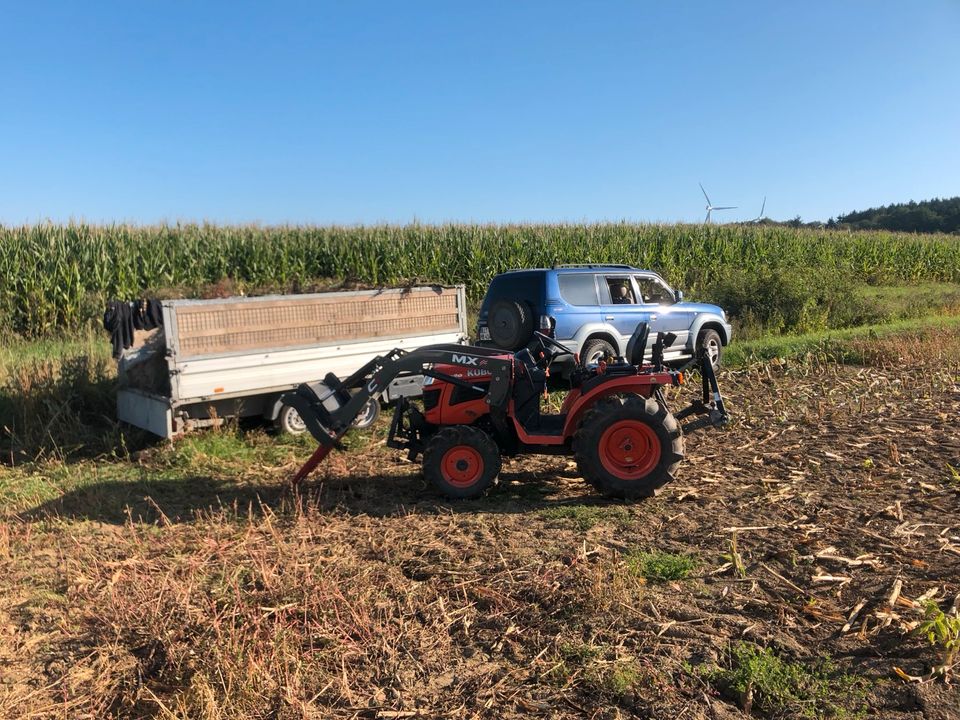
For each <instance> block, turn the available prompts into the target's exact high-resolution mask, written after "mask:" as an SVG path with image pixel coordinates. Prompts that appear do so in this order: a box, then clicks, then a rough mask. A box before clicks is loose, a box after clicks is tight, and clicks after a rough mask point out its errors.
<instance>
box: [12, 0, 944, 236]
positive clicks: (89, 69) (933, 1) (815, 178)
mask: <svg viewBox="0 0 960 720" xmlns="http://www.w3.org/2000/svg"><path fill="white" fill-rule="evenodd" d="M0 27H2V29H3V34H2V37H3V42H2V43H0V103H2V105H0V168H2V170H0V222H2V223H5V224H15V223H21V222H25V221H27V222H34V221H38V220H46V219H51V220H54V221H64V220H69V219H77V220H80V219H85V220H89V221H97V222H100V221H108V222H109V221H131V222H140V223H148V222H157V221H168V222H175V221H204V220H208V221H213V222H262V223H268V224H274V223H334V222H335V223H360V222H362V223H373V222H380V221H389V222H408V221H412V220H418V221H421V222H444V221H466V222H469V221H477V222H487V221H492V222H507V221H517V222H521V221H582V220H588V221H592V220H620V219H629V220H648V221H675V220H686V221H698V220H700V219H701V218H702V217H703V209H702V208H703V205H704V202H703V198H702V196H701V195H700V190H699V188H698V187H697V183H698V181H702V182H703V184H704V185H705V186H706V188H707V190H708V192H710V194H711V198H712V199H713V201H714V203H715V204H723V205H738V206H740V208H741V209H740V210H735V211H730V212H729V213H728V214H727V215H726V216H724V217H725V219H730V220H736V219H748V218H750V217H753V216H754V215H756V214H757V213H758V212H759V210H760V204H761V202H762V199H763V197H764V195H766V196H767V214H768V215H769V216H770V217H773V218H776V219H787V218H791V217H794V216H796V215H800V216H802V217H803V218H804V219H807V220H812V219H826V218H828V217H830V216H833V215H836V214H838V213H841V212H845V211H848V210H853V209H863V208H866V207H870V206H874V205H878V204H885V203H890V202H897V201H903V200H909V199H917V200H919V199H924V198H929V197H934V196H941V197H946V196H952V195H958V194H960V42H958V38H960V2H956V0H928V1H926V2H923V3H904V2H887V1H883V0H843V1H841V2H827V1H824V2H813V3H772V2H736V3H734V2H729V3H723V2H715V1H714V2H706V1H704V2H658V3H640V2H586V1H584V2H578V3H572V2H492V1H489V0H488V1H487V2H473V3H466V2H451V1H449V0H447V1H445V2H416V1H408V2H395V1H393V2H362V1H357V2H353V1H351V2H336V3H334V2H329V3H320V2H303V3H287V2H270V3H266V2H264V3H257V4H255V3H238V2H229V3H227V2H222V3H221V2H209V1H208V2H176V1H167V2H157V1H154V2H146V1H138V2H129V0H127V1H125V2H115V3H111V2H93V3H76V2H37V3H15V2H12V1H10V0H8V1H7V2H4V3H3V4H2V6H0ZM717 217H720V216H719V215H718V216H717Z"/></svg>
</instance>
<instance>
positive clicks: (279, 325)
mask: <svg viewBox="0 0 960 720" xmlns="http://www.w3.org/2000/svg"><path fill="white" fill-rule="evenodd" d="M161 306H162V324H161V327H159V328H157V329H155V330H152V331H149V332H146V331H137V332H136V333H135V338H134V342H133V344H132V345H131V347H129V348H128V349H125V350H123V352H122V355H121V356H120V358H119V360H118V391H117V417H118V419H119V420H121V421H122V422H125V423H128V424H130V425H133V426H135V427H138V428H142V429H144V430H147V431H149V432H151V433H153V434H154V435H158V436H160V437H163V438H174V437H177V436H178V435H181V434H183V433H184V432H186V431H188V430H191V429H194V428H201V427H207V426H212V425H218V424H220V423H222V422H223V421H224V420H225V419H227V418H237V417H251V416H259V417H263V418H264V419H266V420H268V421H271V422H273V423H275V424H276V425H277V426H278V427H279V428H280V429H282V430H284V431H288V432H294V433H296V432H302V431H303V430H305V429H306V426H305V424H304V422H303V419H302V418H301V417H300V416H299V414H298V413H297V411H296V409H294V408H293V407H292V406H290V405H289V404H285V403H284V402H283V401H282V399H281V398H282V396H283V395H284V393H287V392H289V391H291V390H294V389H296V388H297V387H299V386H301V385H304V384H306V385H310V384H313V383H316V384H317V385H318V386H319V385H320V384H321V383H322V382H323V380H324V378H327V377H328V376H329V375H333V376H336V377H349V376H351V375H352V374H353V373H354V372H356V371H357V369H359V368H361V367H363V366H364V365H365V364H366V363H368V362H369V361H370V360H371V359H373V358H375V357H377V356H379V355H382V354H384V353H386V352H388V351H390V350H392V349H394V348H402V349H403V350H405V351H414V350H416V349H418V348H420V347H423V346H426V345H436V344H445V343H453V344H463V343H465V342H466V340H467V332H466V330H467V314H466V294H465V290H464V287H463V286H462V285H458V286H453V287H446V286H415V287H408V288H401V289H380V290H360V291H349V292H329V293H313V294H301V295H271V296H263V297H250V298H248V297H230V298H222V299H214V300H166V301H163V302H162V303H161ZM422 388H423V376H422V375H420V374H417V373H410V374H405V375H403V376H400V377H397V378H395V379H394V380H393V381H392V382H390V383H389V384H388V385H387V386H385V387H384V388H382V390H381V391H380V392H378V393H375V394H374V395H373V396H372V397H371V398H370V402H369V403H367V404H366V405H365V407H364V409H363V412H361V413H360V414H359V415H358V417H357V421H356V424H357V425H358V426H364V425H369V424H371V423H372V422H373V421H374V420H375V419H376V417H377V415H378V414H379V410H380V403H381V402H387V403H389V402H393V401H395V400H397V399H398V398H405V397H413V396H418V395H420V394H421V393H422Z"/></svg>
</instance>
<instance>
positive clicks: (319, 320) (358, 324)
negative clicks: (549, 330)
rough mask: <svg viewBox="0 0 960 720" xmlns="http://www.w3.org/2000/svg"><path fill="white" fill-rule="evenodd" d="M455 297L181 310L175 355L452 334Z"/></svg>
mask: <svg viewBox="0 0 960 720" xmlns="http://www.w3.org/2000/svg"><path fill="white" fill-rule="evenodd" d="M457 294H458V293H457V290H456V289H455V288H437V289H436V290H435V289H432V288H412V289H411V290H409V291H389V292H381V293H378V292H376V291H370V292H358V293H346V294H342V293H335V294H333V293H331V294H330V295H329V296H326V297H324V296H310V297H298V296H296V295H290V296H287V297H285V298H276V297H273V298H264V299H263V300H262V301H261V300H258V299H257V298H246V299H244V300H242V301H237V302H230V301H229V300H227V301H218V302H215V303H210V304H207V303H197V304H190V305H181V306H178V307H177V308H176V322H177V332H178V338H179V341H180V357H181V358H187V357H196V356H199V355H215V354H219V353H234V352H243V351H256V350H270V349H283V348H291V347H302V346H306V345H335V344H338V343H346V342H356V341H362V340H366V339H374V338H382V337H393V336H401V335H432V334H437V333H442V332H456V331H458V330H459V328H460V314H459V310H458V308H457Z"/></svg>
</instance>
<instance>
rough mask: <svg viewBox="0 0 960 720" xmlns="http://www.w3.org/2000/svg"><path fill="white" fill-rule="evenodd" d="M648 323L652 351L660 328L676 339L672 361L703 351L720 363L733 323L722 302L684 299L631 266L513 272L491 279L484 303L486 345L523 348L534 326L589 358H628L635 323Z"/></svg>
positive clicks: (481, 336)
mask: <svg viewBox="0 0 960 720" xmlns="http://www.w3.org/2000/svg"><path fill="white" fill-rule="evenodd" d="M641 322H646V323H647V324H648V325H649V326H650V331H651V332H650V340H649V344H648V346H647V354H648V355H649V354H650V353H651V351H652V348H653V342H654V341H655V340H656V337H657V333H658V332H671V333H674V334H676V336H677V339H676V340H675V341H674V343H673V345H672V346H671V347H670V348H669V349H668V350H667V352H666V353H665V354H664V357H665V359H666V360H684V359H686V358H689V357H692V356H693V355H694V353H696V352H697V351H699V350H700V349H701V348H703V349H705V350H706V352H707V354H708V355H709V356H710V361H711V363H712V364H713V366H714V367H717V366H719V364H720V358H721V356H722V355H723V348H724V347H725V346H726V345H727V344H729V342H730V335H731V332H732V328H731V326H730V323H728V322H727V316H726V313H724V311H723V310H722V309H721V308H719V307H717V306H716V305H707V304H704V303H692V302H684V301H683V293H682V292H680V291H679V290H673V289H672V288H671V287H670V286H669V285H667V283H666V282H664V280H663V278H661V277H660V276H659V275H657V274H656V273H653V272H650V271H649V270H640V269H639V268H635V267H631V266H630V265H560V266H555V267H553V268H550V269H536V270H511V271H509V272H505V273H501V274H500V275H497V276H496V277H494V278H493V280H492V281H491V282H490V287H489V288H487V294H486V296H485V297H484V299H483V304H482V305H481V306H480V317H479V320H478V324H477V337H478V340H479V343H480V344H481V345H490V346H493V347H499V348H502V349H504V350H518V349H520V348H522V347H525V346H526V345H527V344H528V343H529V342H530V340H531V338H532V336H533V332H534V331H535V330H537V331H540V332H544V333H547V334H549V335H551V336H552V337H554V338H556V339H557V340H559V341H560V342H561V343H562V344H563V345H565V346H566V347H567V348H569V349H570V351H571V352H575V353H579V354H580V358H581V360H582V361H583V362H585V363H592V362H597V361H599V360H601V359H602V358H603V357H604V356H607V355H611V356H613V355H625V354H626V350H627V341H629V339H630V336H631V335H632V334H633V331H634V330H635V329H636V327H637V324H638V323H641Z"/></svg>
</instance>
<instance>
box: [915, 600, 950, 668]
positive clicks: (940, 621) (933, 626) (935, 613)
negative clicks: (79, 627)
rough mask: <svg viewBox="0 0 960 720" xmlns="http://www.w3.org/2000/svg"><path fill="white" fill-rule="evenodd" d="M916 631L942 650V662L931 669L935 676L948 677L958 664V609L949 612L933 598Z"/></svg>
mask: <svg viewBox="0 0 960 720" xmlns="http://www.w3.org/2000/svg"><path fill="white" fill-rule="evenodd" d="M915 632H916V633H917V634H918V635H922V636H924V637H926V638H927V641H928V642H929V643H930V644H931V645H933V646H934V647H936V648H938V649H939V650H940V652H941V656H940V663H939V664H938V665H935V666H934V667H933V669H932V670H931V675H932V676H934V677H943V678H946V677H948V676H949V675H950V672H951V671H952V669H953V666H954V665H955V664H956V658H957V652H958V651H960V615H958V614H957V613H956V611H954V612H951V613H950V614H947V613H945V612H943V610H941V609H940V607H939V606H938V605H937V604H936V603H935V602H933V601H932V600H931V601H930V602H928V603H927V606H926V609H925V610H924V614H923V622H922V623H920V625H919V626H917V629H916V630H915Z"/></svg>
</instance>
